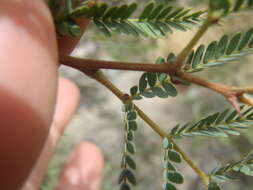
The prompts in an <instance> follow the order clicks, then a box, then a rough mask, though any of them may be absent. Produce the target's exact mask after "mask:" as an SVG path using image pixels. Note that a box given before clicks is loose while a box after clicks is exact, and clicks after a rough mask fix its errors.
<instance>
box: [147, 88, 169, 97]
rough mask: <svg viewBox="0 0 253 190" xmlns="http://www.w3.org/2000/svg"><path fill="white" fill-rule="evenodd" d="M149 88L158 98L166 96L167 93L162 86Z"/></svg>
mask: <svg viewBox="0 0 253 190" xmlns="http://www.w3.org/2000/svg"><path fill="white" fill-rule="evenodd" d="M151 90H152V92H153V93H154V94H155V95H156V96H158V97H159V98H168V93H167V92H166V91H164V90H163V89H162V88H159V87H156V86H154V87H152V88H151Z"/></svg>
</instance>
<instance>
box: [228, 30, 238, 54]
mask: <svg viewBox="0 0 253 190" xmlns="http://www.w3.org/2000/svg"><path fill="white" fill-rule="evenodd" d="M241 36H242V34H241V33H238V34H236V35H234V36H233V38H232V39H231V40H230V43H229V45H228V48H227V52H226V53H227V55H229V54H231V53H233V52H234V51H235V50H236V48H237V46H238V44H239V42H240V39H241Z"/></svg>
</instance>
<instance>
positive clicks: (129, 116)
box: [127, 111, 137, 120]
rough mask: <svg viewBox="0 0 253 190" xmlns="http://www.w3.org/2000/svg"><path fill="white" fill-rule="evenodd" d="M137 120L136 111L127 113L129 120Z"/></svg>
mask: <svg viewBox="0 0 253 190" xmlns="http://www.w3.org/2000/svg"><path fill="white" fill-rule="evenodd" d="M135 119H137V113H136V111H131V112H128V113H127V120H135Z"/></svg>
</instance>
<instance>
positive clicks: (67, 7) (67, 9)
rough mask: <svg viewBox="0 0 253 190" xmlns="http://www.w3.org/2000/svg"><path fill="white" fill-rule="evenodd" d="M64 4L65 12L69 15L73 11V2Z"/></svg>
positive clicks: (66, 1)
mask: <svg viewBox="0 0 253 190" xmlns="http://www.w3.org/2000/svg"><path fill="white" fill-rule="evenodd" d="M64 4H65V10H66V11H67V13H68V14H69V13H70V12H71V11H72V9H73V5H72V1H71V0H65V1H64Z"/></svg>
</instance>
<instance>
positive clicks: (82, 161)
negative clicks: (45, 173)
mask: <svg viewBox="0 0 253 190" xmlns="http://www.w3.org/2000/svg"><path fill="white" fill-rule="evenodd" d="M103 167H104V160H103V154H102V152H101V150H100V149H99V148H98V147H97V146H96V145H94V144H92V143H88V142H83V143H81V144H78V145H76V146H75V148H74V150H73V152H72V153H71V155H70V156H69V159H68V161H67V162H66V164H65V166H64V168H63V171H62V172H61V175H60V178H59V181H58V185H57V187H56V189H55V190H81V189H85V190H99V187H100V183H101V177H102V171H103Z"/></svg>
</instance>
